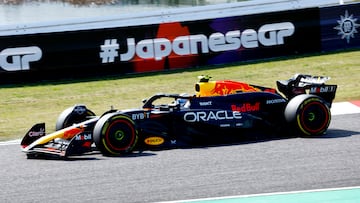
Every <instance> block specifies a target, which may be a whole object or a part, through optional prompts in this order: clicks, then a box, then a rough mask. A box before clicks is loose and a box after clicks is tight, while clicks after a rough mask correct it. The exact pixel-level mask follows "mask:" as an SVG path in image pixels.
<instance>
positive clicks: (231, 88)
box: [198, 80, 261, 96]
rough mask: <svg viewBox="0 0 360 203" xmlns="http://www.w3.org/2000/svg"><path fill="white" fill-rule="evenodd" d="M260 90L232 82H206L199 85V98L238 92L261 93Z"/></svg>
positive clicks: (245, 84)
mask: <svg viewBox="0 0 360 203" xmlns="http://www.w3.org/2000/svg"><path fill="white" fill-rule="evenodd" d="M259 91H261V90H260V89H258V88H255V87H253V86H251V85H249V84H247V83H242V82H235V81H230V80H224V81H215V82H212V81H211V82H204V83H199V93H198V96H220V95H228V94H236V93H238V92H259Z"/></svg>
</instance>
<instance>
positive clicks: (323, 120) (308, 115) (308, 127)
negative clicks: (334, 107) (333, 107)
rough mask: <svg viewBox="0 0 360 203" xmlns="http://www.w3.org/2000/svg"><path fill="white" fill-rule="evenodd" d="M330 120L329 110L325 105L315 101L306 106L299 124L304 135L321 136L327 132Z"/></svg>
mask: <svg viewBox="0 0 360 203" xmlns="http://www.w3.org/2000/svg"><path fill="white" fill-rule="evenodd" d="M329 118H330V114H329V110H328V108H327V107H326V106H325V105H324V104H323V103H321V102H318V101H315V102H311V103H308V104H307V105H305V107H304V109H303V111H302V113H301V114H300V117H299V118H298V122H299V123H300V127H301V130H302V131H303V132H304V133H306V134H309V135H310V134H319V133H322V132H323V131H324V130H326V128H327V126H328V124H329V120H330V119H329Z"/></svg>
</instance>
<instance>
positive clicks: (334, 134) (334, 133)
mask: <svg viewBox="0 0 360 203" xmlns="http://www.w3.org/2000/svg"><path fill="white" fill-rule="evenodd" d="M353 135H360V132H356V131H351V130H343V129H328V130H327V132H326V133H325V134H324V135H321V136H317V137H309V138H323V139H330V138H342V137H350V136H353Z"/></svg>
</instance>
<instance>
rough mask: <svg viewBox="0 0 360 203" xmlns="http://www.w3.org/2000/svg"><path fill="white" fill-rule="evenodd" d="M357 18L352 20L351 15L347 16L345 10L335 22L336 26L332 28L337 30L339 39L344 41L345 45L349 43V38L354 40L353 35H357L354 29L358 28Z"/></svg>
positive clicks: (359, 25) (347, 13)
mask: <svg viewBox="0 0 360 203" xmlns="http://www.w3.org/2000/svg"><path fill="white" fill-rule="evenodd" d="M356 21H357V18H354V16H353V14H351V15H349V12H348V11H347V10H346V11H345V15H344V16H342V15H340V20H338V21H337V23H338V25H337V26H336V27H334V29H335V30H338V35H340V36H341V39H346V42H347V43H350V38H355V33H358V31H357V30H356V28H358V27H360V24H358V23H356Z"/></svg>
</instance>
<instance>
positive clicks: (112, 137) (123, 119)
mask: <svg viewBox="0 0 360 203" xmlns="http://www.w3.org/2000/svg"><path fill="white" fill-rule="evenodd" d="M93 138H94V142H95V144H96V147H97V148H98V149H99V150H100V151H101V153H102V154H104V155H107V156H119V155H122V154H127V153H130V152H131V151H132V149H133V148H134V146H135V145H136V143H137V140H138V132H137V130H136V128H135V123H134V121H133V120H131V118H129V117H128V116H127V115H124V114H119V113H110V114H106V115H105V116H103V117H101V118H100V120H99V121H98V122H97V123H96V125H95V128H94V133H93Z"/></svg>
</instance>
